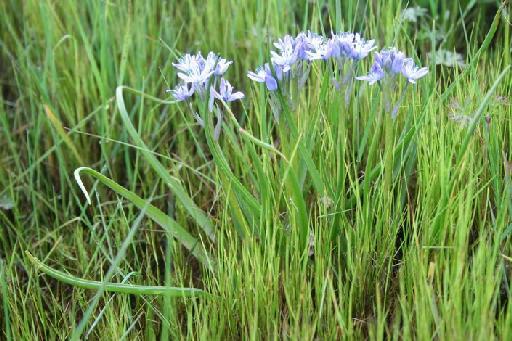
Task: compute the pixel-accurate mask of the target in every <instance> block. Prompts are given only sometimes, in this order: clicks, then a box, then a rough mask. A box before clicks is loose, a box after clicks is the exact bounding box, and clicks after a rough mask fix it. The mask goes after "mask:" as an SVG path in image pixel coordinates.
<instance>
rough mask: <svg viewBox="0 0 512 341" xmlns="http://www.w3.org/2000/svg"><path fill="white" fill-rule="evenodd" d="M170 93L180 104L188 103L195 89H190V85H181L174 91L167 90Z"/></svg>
mask: <svg viewBox="0 0 512 341" xmlns="http://www.w3.org/2000/svg"><path fill="white" fill-rule="evenodd" d="M167 92H170V93H171V94H172V96H173V97H174V99H175V100H176V101H178V102H181V101H186V100H187V99H189V98H190V97H192V95H193V94H194V87H192V86H191V87H189V86H188V84H180V85H178V86H176V88H174V89H173V90H167Z"/></svg>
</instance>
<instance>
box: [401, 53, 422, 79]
mask: <svg viewBox="0 0 512 341" xmlns="http://www.w3.org/2000/svg"><path fill="white" fill-rule="evenodd" d="M427 73H428V68H426V67H422V68H419V67H417V66H416V65H415V64H414V61H413V60H412V59H410V58H408V59H406V60H405V61H404V63H403V67H402V75H404V77H405V78H407V80H408V81H409V83H413V84H415V83H416V81H417V80H418V79H420V78H422V77H424V76H425V75H426V74H427Z"/></svg>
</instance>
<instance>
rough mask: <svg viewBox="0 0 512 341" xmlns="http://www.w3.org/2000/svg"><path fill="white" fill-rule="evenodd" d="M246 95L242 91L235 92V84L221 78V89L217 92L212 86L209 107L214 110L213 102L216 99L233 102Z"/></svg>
mask: <svg viewBox="0 0 512 341" xmlns="http://www.w3.org/2000/svg"><path fill="white" fill-rule="evenodd" d="M244 97H245V95H244V94H243V93H242V92H240V91H237V92H233V86H232V85H231V84H230V83H229V82H228V81H227V80H225V79H224V78H221V80H220V85H219V91H218V92H217V91H216V90H215V88H214V87H213V86H211V87H210V101H209V105H208V107H209V109H210V111H212V110H213V103H214V101H215V99H220V100H222V101H224V102H233V101H237V100H241V99H242V98H244Z"/></svg>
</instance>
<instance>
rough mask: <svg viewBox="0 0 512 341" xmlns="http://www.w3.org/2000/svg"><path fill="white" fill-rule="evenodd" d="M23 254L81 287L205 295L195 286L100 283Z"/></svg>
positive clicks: (160, 293)
mask: <svg viewBox="0 0 512 341" xmlns="http://www.w3.org/2000/svg"><path fill="white" fill-rule="evenodd" d="M25 254H26V255H27V257H28V259H29V260H30V262H31V263H32V264H33V265H34V266H35V267H36V269H37V270H40V271H42V272H44V273H45V274H47V275H48V276H50V277H53V278H55V279H57V280H59V281H61V282H63V283H67V284H70V285H73V286H76V287H79V288H83V289H93V290H99V289H101V288H102V287H103V288H104V290H105V291H109V292H118V293H123V294H131V295H167V296H171V297H198V296H205V295H207V293H206V292H205V291H203V290H201V289H196V288H177V287H164V286H154V285H136V284H126V283H102V282H99V281H90V280H87V279H83V278H79V277H75V276H71V275H68V274H65V273H63V272H61V271H58V270H55V269H53V268H51V267H49V266H48V265H46V264H44V263H43V262H41V261H40V260H39V259H37V258H36V257H34V256H32V254H31V253H30V252H29V251H25Z"/></svg>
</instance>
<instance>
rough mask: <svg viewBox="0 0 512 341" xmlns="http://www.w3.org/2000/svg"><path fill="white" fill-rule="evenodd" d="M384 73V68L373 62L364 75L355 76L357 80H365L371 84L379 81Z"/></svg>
mask: <svg viewBox="0 0 512 341" xmlns="http://www.w3.org/2000/svg"><path fill="white" fill-rule="evenodd" d="M384 76H385V73H384V70H382V68H381V67H380V65H379V64H373V65H372V67H371V70H370V73H369V74H368V75H366V76H359V77H356V79H357V80H360V81H367V82H368V84H370V85H372V84H375V83H377V82H378V81H380V80H381V79H382V78H384Z"/></svg>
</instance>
